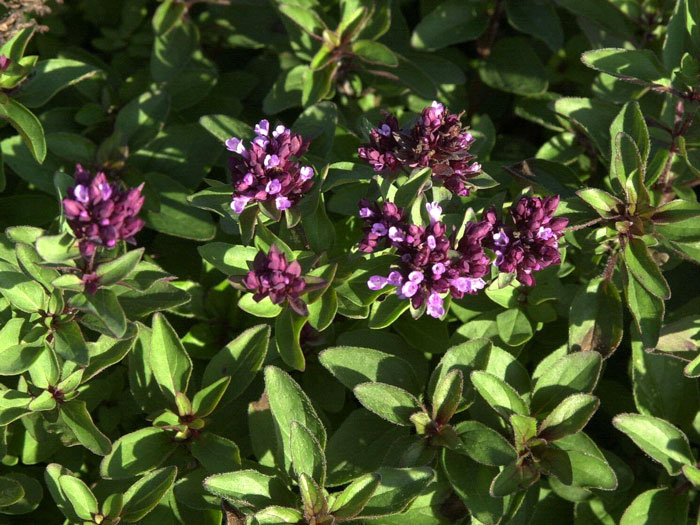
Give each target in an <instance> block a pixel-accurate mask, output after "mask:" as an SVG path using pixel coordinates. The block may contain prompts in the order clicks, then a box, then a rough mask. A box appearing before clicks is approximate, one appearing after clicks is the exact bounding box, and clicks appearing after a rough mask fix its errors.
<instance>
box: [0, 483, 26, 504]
mask: <svg viewBox="0 0 700 525" xmlns="http://www.w3.org/2000/svg"><path fill="white" fill-rule="evenodd" d="M22 497H24V488H23V487H22V484H21V483H19V482H18V481H15V480H14V479H12V478H7V477H5V476H0V508H3V507H9V506H10V505H12V504H13V503H17V502H18V501H19V500H21V499H22Z"/></svg>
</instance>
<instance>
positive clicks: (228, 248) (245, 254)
mask: <svg viewBox="0 0 700 525" xmlns="http://www.w3.org/2000/svg"><path fill="white" fill-rule="evenodd" d="M197 251H198V252H199V254H200V255H201V256H202V258H203V259H204V260H205V261H208V262H210V263H211V264H213V265H214V266H215V267H216V268H217V269H218V270H219V271H221V272H222V273H223V274H224V275H227V276H230V275H245V274H246V273H248V271H249V270H250V268H248V261H252V260H253V259H254V258H255V255H256V254H257V253H258V250H257V249H255V248H254V247H252V246H238V245H236V246H234V245H233V244H226V243H223V242H210V243H207V244H205V245H204V246H199V247H198V248H197Z"/></svg>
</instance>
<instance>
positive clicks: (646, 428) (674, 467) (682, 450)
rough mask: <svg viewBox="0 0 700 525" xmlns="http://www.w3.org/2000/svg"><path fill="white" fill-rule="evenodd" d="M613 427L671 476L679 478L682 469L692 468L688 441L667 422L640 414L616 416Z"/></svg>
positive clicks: (692, 459) (692, 460)
mask: <svg viewBox="0 0 700 525" xmlns="http://www.w3.org/2000/svg"><path fill="white" fill-rule="evenodd" d="M613 425H614V426H615V428H617V429H618V430H619V431H621V432H624V433H625V434H627V436H628V437H629V438H630V439H631V440H632V441H634V443H635V444H636V445H637V446H638V447H639V448H641V449H642V450H643V451H644V453H645V454H648V455H649V456H651V457H652V458H653V459H655V460H656V461H658V462H659V463H661V465H663V467H664V468H665V469H666V470H667V471H668V473H669V474H670V475H671V476H676V475H678V474H680V472H681V467H682V466H683V465H695V459H694V458H693V453H692V452H691V451H690V445H689V444H688V438H687V437H686V436H685V434H684V433H683V432H682V431H681V430H679V429H678V428H677V427H675V426H673V425H672V424H671V423H669V422H668V421H664V420H663V419H659V418H656V417H651V416H645V415H642V414H618V415H617V416H615V418H614V419H613Z"/></svg>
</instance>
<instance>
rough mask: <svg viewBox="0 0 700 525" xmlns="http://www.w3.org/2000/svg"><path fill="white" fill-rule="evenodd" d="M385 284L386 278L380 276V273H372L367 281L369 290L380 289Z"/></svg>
mask: <svg viewBox="0 0 700 525" xmlns="http://www.w3.org/2000/svg"><path fill="white" fill-rule="evenodd" d="M386 284H387V278H386V277H382V276H381V275H373V276H372V277H370V278H369V280H368V281H367V288H369V289H370V290H374V291H376V290H381V289H382V288H384V287H385V286H386Z"/></svg>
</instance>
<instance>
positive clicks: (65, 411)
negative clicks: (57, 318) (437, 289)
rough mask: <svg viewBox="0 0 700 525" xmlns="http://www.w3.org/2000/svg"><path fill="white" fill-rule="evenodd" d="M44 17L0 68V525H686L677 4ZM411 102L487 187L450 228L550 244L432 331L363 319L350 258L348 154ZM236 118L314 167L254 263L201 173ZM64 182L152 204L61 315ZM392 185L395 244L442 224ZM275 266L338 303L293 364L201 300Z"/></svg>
mask: <svg viewBox="0 0 700 525" xmlns="http://www.w3.org/2000/svg"><path fill="white" fill-rule="evenodd" d="M49 5H51V6H52V8H53V11H52V13H51V14H46V15H45V16H43V17H41V18H40V22H41V24H42V25H44V26H45V29H46V31H45V32H41V33H39V32H33V30H32V29H25V30H23V31H22V32H20V33H17V34H16V35H15V38H14V39H13V40H9V43H8V44H5V47H4V48H3V49H2V50H0V51H1V52H2V53H4V54H6V56H8V57H10V58H11V59H12V60H13V62H14V66H12V67H14V69H8V71H7V72H6V74H4V75H3V77H2V78H1V79H0V87H2V88H3V90H4V92H3V94H1V95H0V97H2V98H1V100H0V118H2V119H3V121H4V122H6V125H4V126H3V128H2V130H0V134H1V137H2V139H1V141H0V148H1V152H2V164H1V166H2V170H0V188H1V189H2V193H0V227H2V229H3V231H6V233H5V234H4V235H3V236H2V237H0V241H1V242H0V259H2V261H0V288H1V290H0V291H1V292H2V294H3V298H0V321H1V322H2V324H3V327H2V329H1V330H0V354H1V355H0V374H2V375H3V376H4V377H3V380H2V385H3V386H2V388H3V390H2V391H0V394H1V395H0V424H2V425H4V426H2V427H0V429H1V433H0V436H1V437H2V443H1V444H0V454H1V455H2V467H1V468H0V516H2V517H0V522H7V523H14V522H18V521H19V520H23V521H22V522H25V523H34V522H36V523H38V522H41V523H61V522H62V521H63V520H64V519H68V520H70V522H79V521H80V520H87V521H91V520H96V519H97V518H95V514H96V513H98V510H97V509H98V501H99V505H100V506H101V507H100V508H101V510H100V511H99V512H100V513H101V514H104V515H106V516H108V519H111V518H110V516H111V517H114V516H120V517H121V519H122V520H123V521H129V522H134V521H139V520H140V521H139V522H142V523H160V524H164V523H186V524H191V523H212V524H215V523H220V522H221V520H222V519H223V518H224V517H227V518H228V519H229V520H231V521H229V523H242V522H243V521H236V520H238V519H244V518H237V517H236V516H242V514H239V513H240V512H241V511H243V512H244V513H246V514H250V515H252V513H254V512H258V514H257V515H256V517H255V518H250V519H249V523H296V522H297V521H298V520H299V519H301V514H300V513H299V512H298V511H297V510H291V509H298V510H299V511H301V512H302V513H303V512H304V511H306V512H307V514H309V513H316V514H317V515H321V514H324V513H325V512H326V511H328V512H330V514H332V515H334V516H335V519H337V520H353V519H354V520H357V521H356V522H365V521H366V522H377V523H386V524H389V523H411V524H426V525H427V524H433V523H436V524H438V523H474V524H478V523H486V524H495V523H514V524H527V523H530V524H533V525H534V524H541V523H576V524H577V525H589V524H606V525H607V524H614V523H624V524H628V525H632V524H635V525H636V524H640V523H647V524H654V525H656V524H658V525H663V524H672V523H673V524H678V523H685V522H686V521H687V522H688V523H696V521H697V520H698V519H699V518H700V516H699V514H698V511H697V507H698V502H697V493H698V492H697V490H696V488H697V487H700V470H698V468H697V460H698V455H697V445H698V443H700V417H698V414H700V390H699V389H698V384H697V379H696V378H697V377H698V376H700V369H699V368H698V360H697V359H696V358H698V356H699V352H698V340H699V338H700V336H699V334H700V316H699V315H698V312H699V311H700V299H699V298H698V296H697V295H698V294H697V292H698V286H697V276H698V270H697V261H698V260H699V259H700V225H699V224H698V215H699V212H698V204H697V194H696V191H695V189H696V188H697V187H698V182H699V181H700V171H699V169H700V149H698V148H700V119H698V118H695V119H693V116H694V115H695V113H696V111H697V108H698V105H699V104H700V76H699V72H700V65H699V63H700V2H698V0H656V1H652V0H648V1H647V0H554V1H549V0H495V1H486V0H484V1H478V0H393V1H389V0H377V1H376V3H375V2H373V1H371V0H342V1H322V0H318V1H317V0H288V1H286V2H283V1H279V2H277V1H273V0H269V1H268V0H235V1H228V0H221V1H218V2H215V1H211V2H175V1H170V0H168V1H165V2H162V3H157V2H152V1H147V0H76V1H71V2H65V3H64V4H61V5H55V6H54V5H52V4H49ZM368 13H371V16H367V15H368ZM311 34H314V35H315V36H316V37H317V38H315V37H312V36H311ZM5 36H6V37H8V38H9V36H10V35H5ZM24 45H26V49H25V48H24ZM22 57H24V58H22ZM433 100H439V101H441V102H442V103H444V104H445V105H446V106H448V107H449V108H450V110H451V111H453V112H457V113H459V112H462V111H463V112H464V115H463V117H462V118H463V122H464V123H465V124H468V125H470V126H471V128H472V132H473V133H474V135H475V136H476V137H477V141H476V143H475V144H474V145H473V147H472V152H473V153H475V154H476V155H478V160H479V161H480V162H481V163H482V165H483V167H484V172H485V173H487V174H488V176H484V177H481V178H479V179H475V180H474V184H475V186H476V187H477V188H478V191H473V192H472V194H471V195H470V196H469V197H468V198H462V199H459V198H452V200H451V201H450V203H449V205H448V204H447V203H446V204H445V207H446V208H448V207H449V213H451V214H452V219H451V220H452V221H453V223H454V224H460V223H461V221H462V219H463V217H464V215H465V213H467V217H472V218H473V217H476V216H481V213H482V212H483V210H485V209H486V208H487V207H488V206H490V205H495V206H497V207H499V208H500V207H501V206H503V205H504V204H505V205H506V206H507V205H508V204H509V203H511V202H513V201H514V200H516V199H517V198H518V197H519V196H520V195H521V194H525V193H528V192H531V193H534V194H539V195H560V196H561V197H562V203H561V205H560V208H559V211H558V213H559V214H561V215H564V216H567V217H568V218H569V220H570V226H571V229H570V231H569V232H568V233H567V235H566V237H565V242H563V243H562V247H563V252H562V253H565V257H564V261H563V263H562V264H561V265H560V266H556V267H550V268H548V269H546V270H544V271H542V272H539V273H538V274H537V285H536V286H535V287H532V288H528V287H524V286H521V285H519V284H518V283H517V282H516V281H511V280H508V279H497V280H496V281H494V283H493V284H492V285H490V286H489V287H488V289H487V290H486V291H485V292H482V293H481V294H479V295H477V296H467V297H466V298H465V299H462V300H458V301H452V303H451V308H450V311H449V313H448V315H447V317H446V318H445V319H444V320H442V321H440V320H436V319H432V318H430V317H427V316H423V317H421V318H419V319H417V320H416V319H413V318H412V316H411V313H410V312H408V311H404V310H405V308H401V305H399V304H397V302H396V301H394V300H393V299H391V298H388V299H386V300H385V301H383V302H376V301H375V299H376V298H377V296H378V295H379V294H378V293H371V292H370V291H369V290H368V289H367V287H366V284H365V283H366V281H367V278H368V277H369V276H370V275H372V274H373V273H374V269H373V265H374V266H381V265H382V264H383V263H382V261H381V260H380V259H372V258H371V257H367V256H365V257H360V256H359V254H357V253H350V252H351V250H354V247H355V246H356V244H357V241H358V240H359V238H360V237H361V231H360V227H361V222H360V221H359V220H358V218H357V217H356V214H357V205H356V203H357V202H358V200H359V199H360V198H361V197H363V196H365V195H367V196H369V197H370V198H376V197H377V196H378V195H379V194H380V192H379V190H378V188H380V186H381V184H382V181H381V180H379V179H373V173H372V170H371V168H370V167H369V166H368V165H366V164H364V163H361V161H359V159H358V158H357V148H358V146H359V145H360V144H361V143H363V142H365V141H366V138H367V132H368V130H369V129H370V128H371V127H372V126H373V125H375V123H376V122H377V121H378V120H379V119H380V117H381V115H380V110H382V109H383V110H388V111H391V112H392V113H394V114H396V115H397V116H398V118H399V119H400V120H401V121H402V122H406V121H409V120H410V119H411V118H412V117H413V116H415V114H416V113H419V112H420V111H421V110H422V109H423V108H424V107H425V106H427V105H429V104H430V103H431V101H433ZM261 118H268V119H270V120H271V121H272V122H275V123H278V122H282V123H285V124H286V125H288V126H291V127H292V129H293V130H294V131H295V132H297V133H300V134H301V135H303V136H304V137H306V138H309V139H313V142H312V146H311V148H310V150H309V153H308V154H307V156H306V159H307V161H308V162H309V163H310V164H311V165H313V167H314V168H315V171H316V173H317V178H316V181H317V182H316V185H315V187H314V190H313V191H312V192H311V194H310V195H309V196H308V197H307V198H306V199H305V200H304V201H303V202H302V203H301V204H300V205H299V211H300V215H301V218H300V222H299V223H298V224H297V225H295V223H296V220H297V219H299V216H296V217H294V216H290V217H288V219H289V221H286V220H285V219H283V220H282V221H281V222H280V223H279V224H278V223H276V222H273V221H270V220H266V221H265V222H264V223H263V220H262V219H260V220H259V221H258V224H257V228H256V229H255V230H254V231H253V229H252V226H253V223H254V219H252V218H251V216H250V214H248V215H245V214H244V215H242V216H241V218H240V220H239V218H238V217H237V216H236V215H234V214H232V213H231V211H230V209H229V208H228V203H229V202H230V198H231V191H232V189H231V186H230V184H229V175H228V173H227V169H226V160H227V157H228V155H229V152H227V151H226V148H225V147H224V145H223V143H224V141H225V140H226V139H228V138H230V137H231V136H238V137H244V138H251V137H252V136H253V132H252V130H253V125H254V124H255V123H256V122H258V121H259V120H260V119H261ZM18 133H19V134H18ZM77 163H81V164H83V165H84V166H86V167H88V168H90V169H93V170H104V171H105V172H106V173H107V174H108V176H110V177H111V178H112V179H113V180H120V181H123V183H124V184H126V185H129V186H136V185H138V184H140V183H142V182H143V183H145V187H144V194H145V195H146V204H145V206H144V209H143V211H142V214H141V215H142V217H143V218H144V219H145V221H146V228H145V229H144V230H143V231H142V232H141V233H140V234H139V235H138V243H139V245H140V246H142V247H143V248H144V252H143V259H142V260H141V262H138V258H139V257H141V252H138V254H136V255H131V256H126V257H127V258H126V259H119V260H118V261H119V262H118V263H115V265H113V267H112V268H111V269H112V270H113V272H114V274H110V275H112V277H109V278H105V283H106V284H107V283H108V281H109V283H108V284H109V285H110V286H108V289H105V290H102V291H101V292H100V293H98V294H97V295H95V296H86V295H83V294H81V293H77V294H76V290H77V291H80V290H81V288H80V286H79V284H76V283H75V282H73V281H71V279H70V278H69V277H66V278H65V279H64V278H63V277H62V278H61V279H64V280H63V281H60V282H59V281H56V278H57V277H58V275H59V271H63V270H61V269H60V265H61V264H65V261H68V260H70V258H71V257H74V256H75V252H74V251H73V252H71V248H69V247H68V243H69V242H70V236H69V235H68V234H65V235H64V236H63V237H61V235H63V233H64V232H67V231H68V230H67V229H66V225H65V223H64V221H63V219H62V216H61V208H60V198H61V197H62V196H64V195H65V189H66V187H67V186H69V185H70V184H71V182H70V178H69V177H68V175H71V174H72V173H73V170H74V167H75V165H76V164H77ZM412 181H414V182H415V179H412ZM404 182H406V181H405V179H400V180H399V181H398V182H397V183H396V185H395V187H394V188H393V190H390V193H393V191H394V190H396V189H397V188H398V192H397V193H396V198H397V199H402V200H404V201H405V204H406V205H411V204H412V203H413V202H414V201H415V202H417V203H418V204H417V205H416V206H415V207H414V210H413V212H412V213H414V214H415V215H414V216H417V217H419V216H420V208H421V206H422V203H423V202H425V200H426V199H428V198H429V199H430V200H432V199H438V200H444V201H445V202H446V201H447V200H450V195H449V194H447V195H445V194H444V192H443V193H441V192H440V191H438V189H433V190H431V191H430V193H429V195H428V194H426V195H423V194H422V193H421V194H418V192H417V189H418V188H419V187H420V186H421V185H420V184H418V186H416V185H415V184H414V185H411V184H405V185H404ZM387 183H388V182H387ZM381 187H382V188H383V190H382V191H384V190H386V187H384V186H381ZM402 188H406V189H402ZM384 194H386V193H384ZM669 203H670V204H669ZM468 209H471V210H473V211H469V212H467V210H468ZM470 214H471V215H470ZM260 217H262V215H260ZM271 243H277V244H278V245H279V246H281V247H283V249H284V250H286V251H287V253H289V254H292V253H293V254H294V255H295V256H298V257H299V259H300V260H302V261H305V262H304V263H303V265H305V269H307V268H309V267H310V266H311V265H312V264H314V265H315V266H314V268H316V270H315V271H317V274H318V276H321V277H323V278H325V279H326V280H327V281H328V282H329V283H331V284H330V286H329V287H328V289H327V290H324V291H323V292H324V293H321V292H319V293H317V294H316V296H314V297H313V298H314V299H317V300H316V302H314V303H312V304H311V311H310V318H309V323H310V324H311V325H312V326H313V327H314V328H315V329H317V330H309V329H308V325H307V327H306V328H304V329H302V326H303V325H304V324H305V320H304V319H300V318H299V317H298V316H296V315H295V314H292V313H291V311H290V310H289V308H285V309H284V310H281V309H280V308H275V307H273V305H271V304H269V303H260V304H257V303H254V302H253V301H252V300H251V299H250V295H246V294H243V293H242V292H240V291H238V290H236V289H234V288H233V287H232V286H231V285H230V283H229V281H228V280H227V277H229V276H231V275H236V274H237V275H240V274H241V273H244V272H245V271H246V270H247V264H246V261H250V260H252V258H253V256H254V254H255V253H256V248H258V249H265V251H266V250H267V247H268V246H269V245H270V244H271ZM122 249H123V248H120V250H122ZM131 250H132V252H129V253H130V254H133V253H134V252H133V250H134V249H133V248H131ZM121 253H122V252H121V251H119V252H118V253H117V254H114V255H118V254H121ZM316 256H321V259H320V260H319V261H316ZM129 257H131V258H129ZM377 261H379V262H377ZM47 263H49V265H48V266H47ZM50 263H53V264H54V265H55V266H54V267H51V266H50ZM137 263H138V265H136V264H137ZM56 265H57V266H56ZM384 265H385V266H386V264H385V263H384ZM54 268H58V270H57V269H54ZM662 272H663V274H662ZM110 279H112V280H111V281H110ZM76 286H77V288H76ZM50 292H51V293H52V294H53V295H51V297H49V293H50ZM72 294H73V295H75V296H76V297H74V298H73V299H72V300H71V303H70V304H71V305H72V306H73V307H75V312H78V314H77V317H76V318H75V320H72V319H73V317H71V320H69V321H67V322H63V323H62V324H61V323H59V324H56V325H51V324H50V322H49V323H48V324H47V318H50V317H51V316H47V315H46V312H47V311H48V312H60V311H62V306H63V303H62V302H60V301H63V300H64V299H65V300H68V298H69V297H70V296H71V295H72ZM57 303H58V304H61V308H59V307H58V306H57ZM156 312H159V313H156ZM49 320H50V319H49ZM47 327H50V328H51V330H50V331H47ZM300 334H301V336H300ZM285 371H286V372H285ZM229 378H230V379H229ZM57 389H59V390H60V391H61V396H64V397H63V398H61V400H60V402H57V401H56V399H57V397H56V390H57ZM183 393H186V396H185V395H183ZM59 397H60V396H59ZM191 403H192V404H193V406H190V404H191ZM560 403H561V404H560ZM423 406H425V409H426V410H425V412H423ZM363 407H364V408H363ZM372 412H374V413H375V414H379V415H380V416H383V417H384V420H382V419H380V418H379V417H377V416H376V415H374V414H373V413H372ZM416 413H418V415H417V414H416ZM178 414H179V416H178ZM183 414H187V415H188V417H187V418H184V419H183V417H182V415H183ZM190 414H193V415H192V416H191V417H190ZM530 416H532V417H530ZM589 419H590V420H589ZM435 421H441V422H443V423H445V425H446V426H445V428H447V430H444V432H437V431H436V430H435V428H436V427H433V426H431V425H433V424H434V422H435ZM447 421H449V422H450V425H447V424H446V422H447ZM584 426H585V432H586V434H583V433H582V432H580V431H581V429H582V428H583V427H584ZM175 427H178V428H175ZM436 432H437V433H436ZM536 435H537V437H536ZM586 436H588V437H586ZM560 438H562V439H560ZM525 456H527V457H529V458H537V461H536V465H535V466H533V463H532V462H531V459H528V460H527V462H526V464H525V465H523V464H520V463H518V465H516V463H515V460H516V458H521V459H522V458H523V457H525ZM528 462H529V463H528ZM174 467H176V468H174ZM540 474H541V476H540ZM139 476H143V477H141V478H139ZM494 478H495V480H494ZM205 479H206V482H205ZM203 482H204V486H206V490H205V489H204V486H203ZM348 484H350V485H349V487H348V488H347V489H345V492H343V495H344V496H342V497H341V498H340V499H338V500H336V501H335V503H333V502H332V501H331V502H330V503H324V501H325V496H324V495H323V487H324V485H325V489H326V490H328V491H329V492H331V493H333V494H335V495H336V496H337V494H338V493H339V492H340V491H341V490H342V489H343V488H344V487H345V486H347V485H348ZM88 487H89V488H88ZM130 487H131V488H130ZM528 487H529V488H528ZM121 493H125V494H124V497H123V498H121V497H119V496H112V497H110V495H113V494H121ZM93 494H94V496H93ZM300 495H301V498H302V499H303V502H302V501H301V500H300ZM336 496H333V498H335V497H336ZM95 497H96V500H95ZM122 499H123V502H124V507H123V510H120V508H121V500H122ZM222 499H223V501H224V503H223V506H222ZM324 505H325V506H324ZM271 506H273V507H272V508H270V507H271ZM274 506H278V507H285V509H282V508H278V507H274ZM151 508H154V510H153V511H152V512H150V513H148V511H149V510H151ZM236 508H237V509H238V510H236ZM265 508H267V510H263V509H265ZM402 511H404V512H405V514H397V513H399V512H402ZM20 515H22V516H20ZM144 516H145V517H144ZM379 516H383V517H379ZM100 519H101V518H100ZM328 519H329V520H330V518H328ZM255 520H257V521H255ZM621 520H622V521H621ZM98 522H99V521H98ZM317 522H318V523H322V522H323V521H317ZM328 522H330V521H328Z"/></svg>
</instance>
